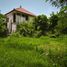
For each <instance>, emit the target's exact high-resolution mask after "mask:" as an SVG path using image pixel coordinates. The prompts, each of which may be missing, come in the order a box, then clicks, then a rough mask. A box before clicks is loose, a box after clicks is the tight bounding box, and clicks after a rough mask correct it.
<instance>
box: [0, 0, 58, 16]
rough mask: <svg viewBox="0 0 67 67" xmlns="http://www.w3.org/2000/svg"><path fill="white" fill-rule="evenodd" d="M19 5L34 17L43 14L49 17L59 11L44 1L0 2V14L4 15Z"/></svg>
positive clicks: (20, 0) (11, 0)
mask: <svg viewBox="0 0 67 67" xmlns="http://www.w3.org/2000/svg"><path fill="white" fill-rule="evenodd" d="M20 5H21V6H22V8H25V9H27V10H28V11H30V12H32V13H34V14H35V15H41V14H45V15H47V16H48V17H49V16H50V14H51V13H52V12H55V13H56V12H57V11H59V8H56V7H54V6H52V5H51V4H50V3H49V2H47V3H46V2H45V0H0V12H1V13H3V14H5V13H7V12H9V11H11V10H12V9H14V8H18V7H20Z"/></svg>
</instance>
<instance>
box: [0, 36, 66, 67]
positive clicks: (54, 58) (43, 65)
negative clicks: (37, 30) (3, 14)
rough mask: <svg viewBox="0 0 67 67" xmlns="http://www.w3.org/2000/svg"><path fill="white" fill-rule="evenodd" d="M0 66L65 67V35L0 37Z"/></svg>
mask: <svg viewBox="0 0 67 67" xmlns="http://www.w3.org/2000/svg"><path fill="white" fill-rule="evenodd" d="M0 67H67V37H64V38H63V39H62V38H49V37H40V38H29V37H14V36H13V37H12V36H10V37H7V38H0Z"/></svg>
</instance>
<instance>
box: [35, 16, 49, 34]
mask: <svg viewBox="0 0 67 67" xmlns="http://www.w3.org/2000/svg"><path fill="white" fill-rule="evenodd" d="M47 21H48V19H47V16H45V15H39V16H37V17H35V19H34V26H35V30H36V31H41V35H45V34H46V32H47V29H48V23H47Z"/></svg>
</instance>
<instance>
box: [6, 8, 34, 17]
mask: <svg viewBox="0 0 67 67" xmlns="http://www.w3.org/2000/svg"><path fill="white" fill-rule="evenodd" d="M14 10H15V11H18V12H21V13H25V14H28V15H31V16H35V15H34V14H33V13H31V12H29V11H28V10H26V9H24V8H16V9H13V10H12V11H14ZM12 11H10V12H12ZM10 12H8V13H10ZM8 13H7V14H8Z"/></svg>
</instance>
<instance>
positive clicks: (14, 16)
mask: <svg viewBox="0 0 67 67" xmlns="http://www.w3.org/2000/svg"><path fill="white" fill-rule="evenodd" d="M13 22H16V15H15V14H13Z"/></svg>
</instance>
